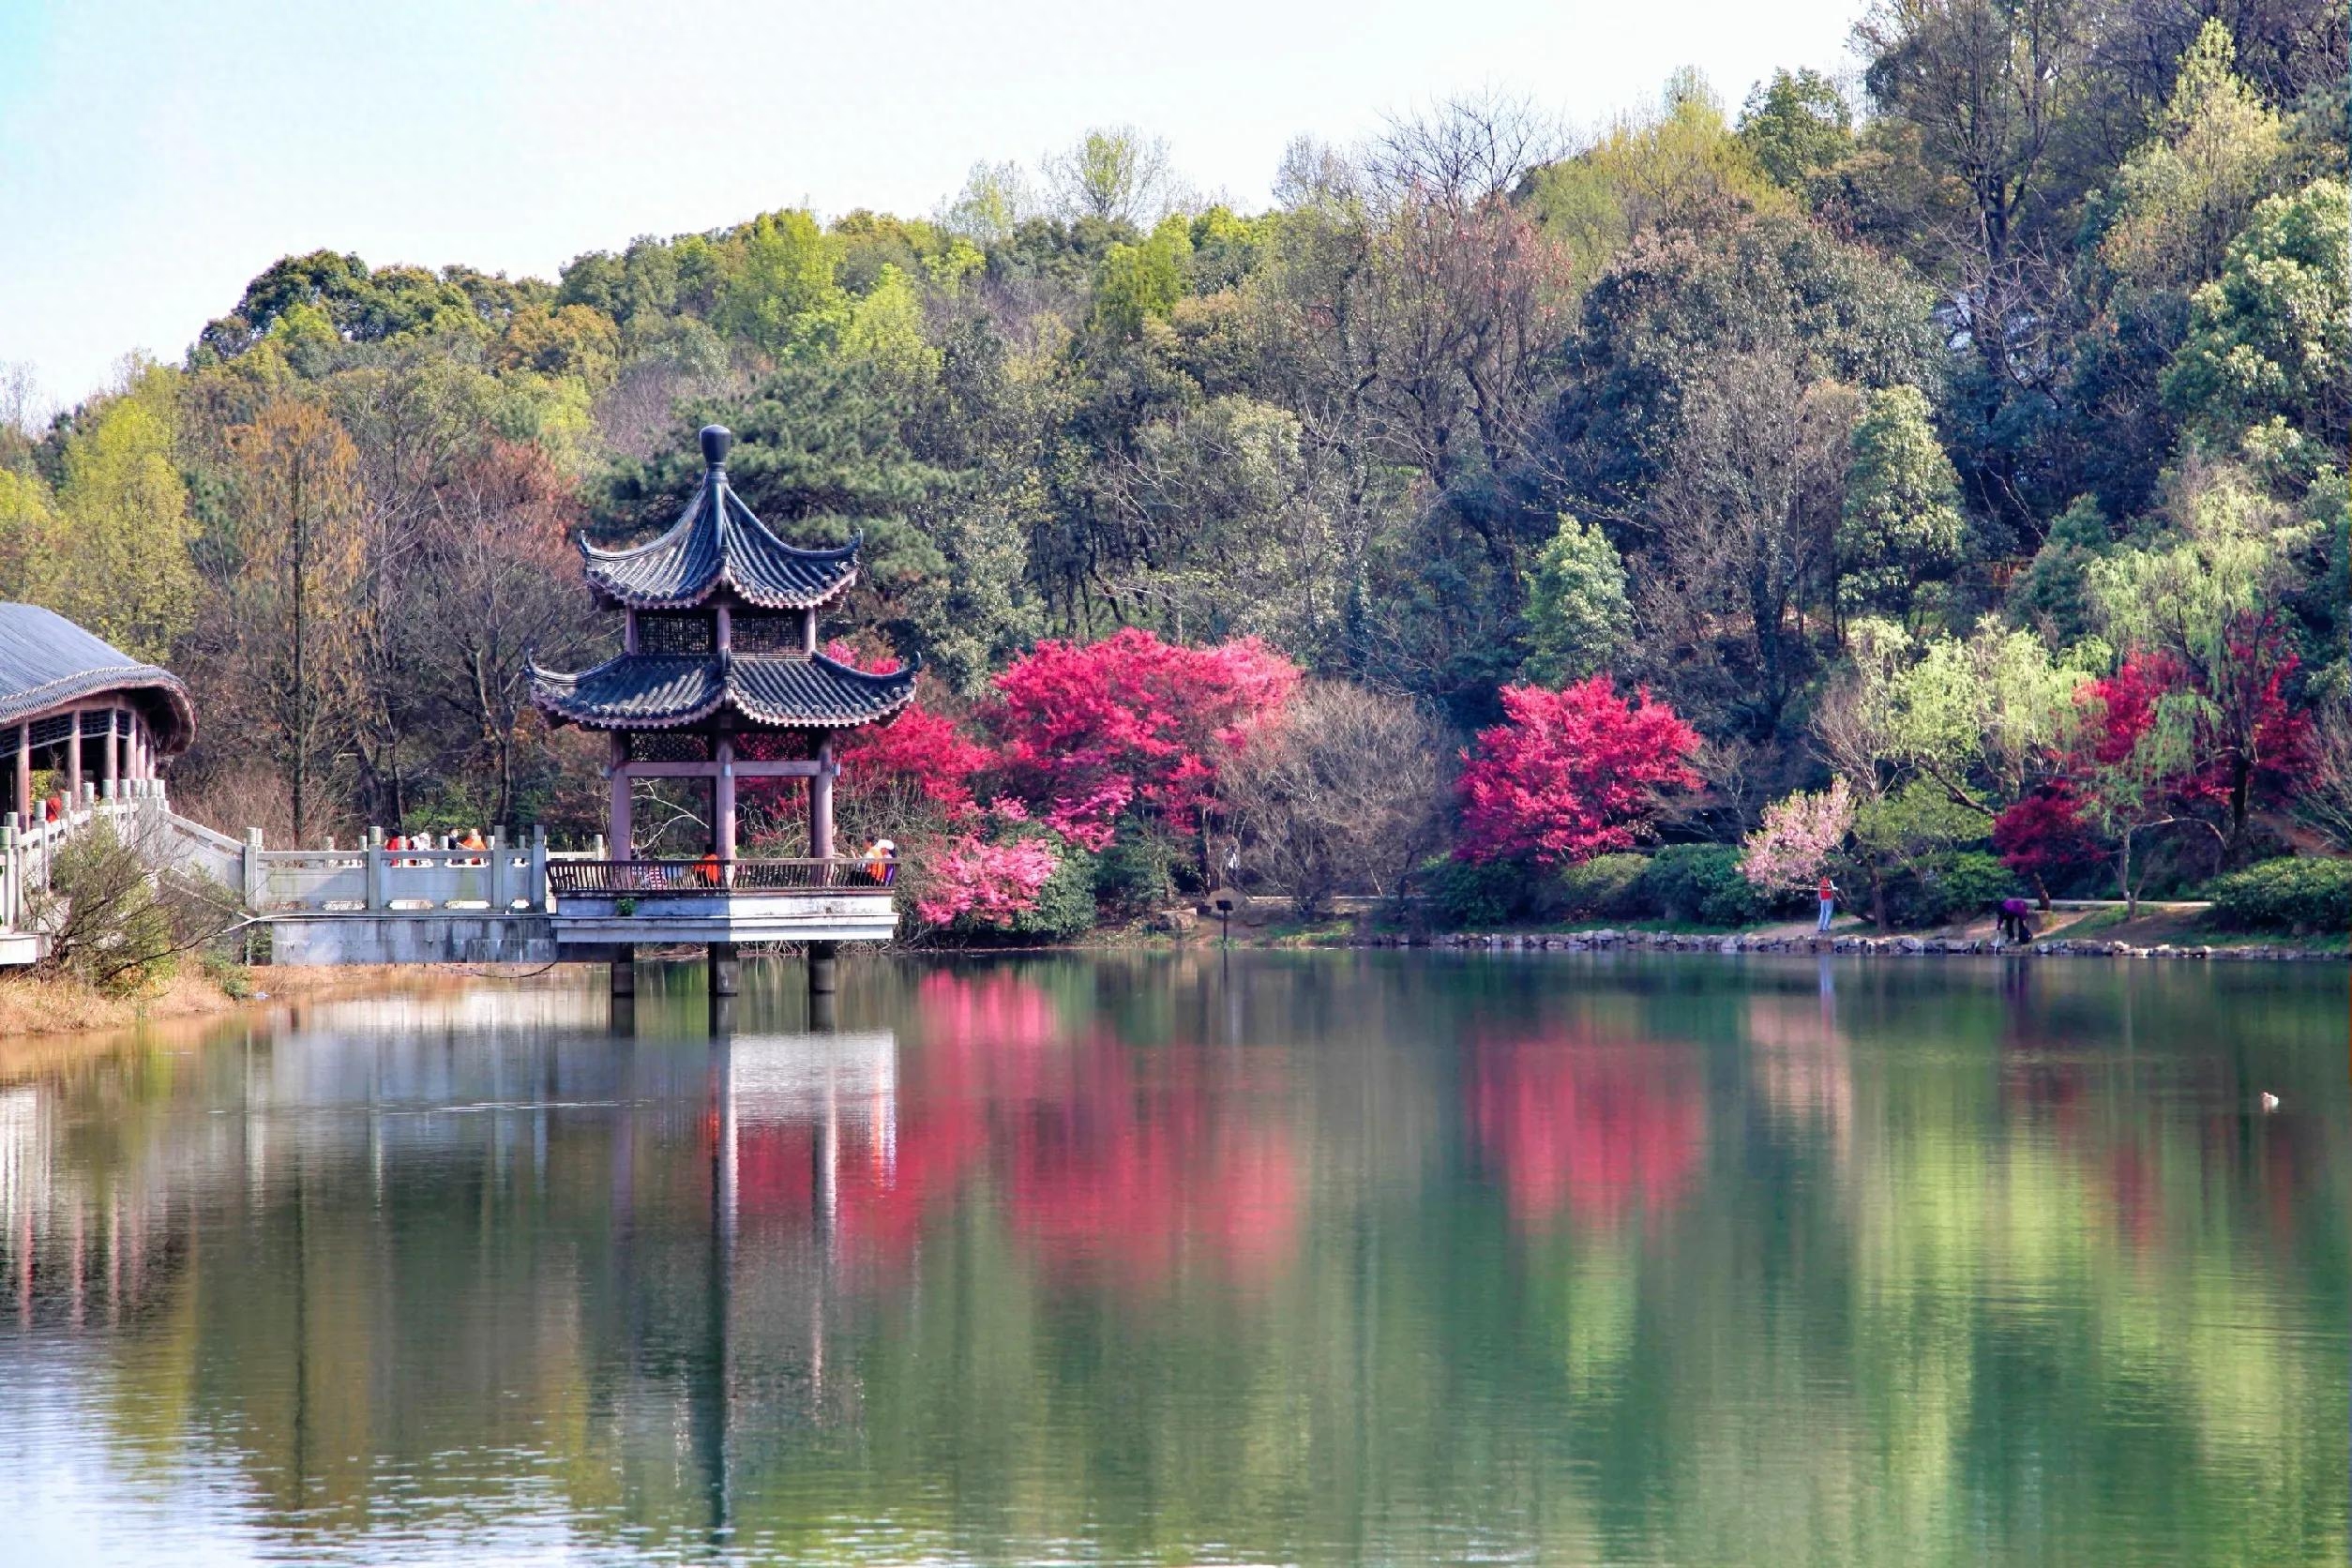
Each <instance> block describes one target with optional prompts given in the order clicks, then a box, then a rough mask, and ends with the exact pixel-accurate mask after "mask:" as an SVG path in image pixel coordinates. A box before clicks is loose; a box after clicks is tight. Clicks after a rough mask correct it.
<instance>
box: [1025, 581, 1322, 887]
mask: <svg viewBox="0 0 2352 1568" xmlns="http://www.w3.org/2000/svg"><path fill="white" fill-rule="evenodd" d="M1298 680H1299V671H1298V667H1297V666H1296V665H1293V664H1292V663H1291V662H1290V661H1289V660H1288V659H1286V658H1284V657H1283V656H1281V655H1279V654H1277V653H1274V651H1273V650H1272V649H1270V648H1268V647H1266V646H1265V644H1263V643H1261V642H1259V641H1258V640H1257V639H1256V638H1243V639H1242V640H1240V641H1235V642H1227V643H1222V644H1220V645H1218V646H1216V647H1214V648H1186V647H1183V646H1180V645H1178V644H1175V643H1169V642H1163V641H1160V640H1159V639H1158V638H1156V637H1154V636H1153V635H1152V634H1151V633H1150V632H1148V631H1142V630H1139V629H1138V628H1135V627H1132V626H1131V627H1128V628H1127V629H1126V630H1124V631H1121V632H1118V633H1116V634H1114V635H1112V636H1110V637H1108V638H1106V639H1104V640H1103V641H1100V642H1094V643H1089V644H1085V645H1080V644H1078V643H1074V642H1054V641H1047V642H1040V643H1039V644H1038V645H1037V646H1036V648H1035V649H1034V650H1033V651H1032V652H1031V653H1030V654H1029V655H1028V656H1026V657H1024V658H1022V659H1021V660H1020V661H1019V662H1018V663H1016V664H1015V665H1014V666H1013V667H1012V668H1011V669H1009V670H1007V671H1004V673H1003V674H1002V675H1000V676H998V677H997V680H996V689H997V702H996V705H995V708H994V710H993V712H992V713H991V715H990V722H991V725H992V727H993V728H994V730H995V731H996V734H997V736H998V738H999V741H1000V743H1001V750H1000V758H999V761H1000V765H1001V767H1002V769H1003V776H1004V777H1005V780H1006V781H1007V782H1008V783H1009V784H1010V785H1011V786H1012V787H1013V789H1014V790H1015V792H1018V794H1020V795H1021V796H1022V797H1023V798H1025V799H1027V800H1028V801H1029V802H1030V803H1031V805H1032V806H1033V807H1035V809H1036V811H1037V814H1038V817H1039V818H1040V820H1041V821H1043V822H1045V823H1046V824H1047V825H1048V826H1050V827H1052V828H1053V829H1054V830H1055V831H1056V832H1059V833H1062V834H1064V835H1066V836H1067V837H1069V838H1070V839H1071V840H1072V841H1074V842H1076V843H1078V844H1081V845H1083V846H1085V847H1086V848H1088V849H1090V850H1099V849H1101V848H1102V847H1103V846H1105V845H1106V844H1108V843H1109V842H1110V838H1111V833H1112V829H1113V824H1114V823H1115V822H1117V820H1118V818H1119V815H1120V813H1121V812H1123V811H1124V810H1126V809H1128V808H1129V807H1131V806H1136V805H1140V806H1143V807H1148V808H1149V809H1151V810H1153V812H1155V813H1157V815H1158V816H1159V818H1160V820H1161V821H1163V822H1166V823H1167V824H1168V826H1169V827H1170V828H1172V829H1174V830H1176V831H1177V832H1179V833H1191V832H1194V831H1197V830H1198V829H1199V827H1200V826H1201V822H1202V813H1203V811H1204V810H1205V809H1206V808H1208V807H1210V806H1211V804H1212V803H1213V802H1214V798H1215V791H1216V782H1217V770H1218V767H1219V766H1220V764H1221V763H1222V762H1223V761H1225V760H1226V759H1227V758H1229V757H1230V756H1232V755H1233V754H1234V753H1235V752H1236V751H1238V750H1239V749H1240V748H1241V747H1243V746H1245V745H1247V744H1248V743H1249V740H1250V738H1251V737H1252V736H1253V735H1255V734H1257V733H1258V732H1259V731H1261V730H1262V729H1264V728H1265V727H1266V726H1267V725H1269V724H1271V723H1273V722H1274V721H1275V720H1276V719H1277V718H1278V717H1279V716H1280V715H1281V712H1282V708H1283V704H1284V703H1285V702H1286V701H1289V696H1290V692H1291V690H1292V688H1294V687H1295V686H1297V685H1298Z"/></svg>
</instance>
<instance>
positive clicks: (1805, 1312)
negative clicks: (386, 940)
mask: <svg viewBox="0 0 2352 1568" xmlns="http://www.w3.org/2000/svg"><path fill="white" fill-rule="evenodd" d="M745 970H746V980H745V990H746V994H745V996H744V998H743V1002H742V1004H741V1011H740V1013H739V1015H738V1018H737V1024H738V1027H737V1030H736V1032H735V1033H734V1034H733V1035H732V1037H731V1038H730V1039H727V1040H723V1041H715V1040H713V1039H711V1038H710V1037H709V1036H708V1035H707V1034H706V1033H705V1031H704V1028H703V1017H704V1013H703V1004H702V1001H701V994H700V986H701V974H700V972H699V969H697V968H693V967H687V966H680V967H678V968H676V969H672V970H663V971H659V972H656V971H654V970H652V969H649V970H648V971H647V972H646V973H645V977H644V979H643V980H642V981H641V988H642V1000H641V1003H640V1006H639V1016H638V1020H637V1027H636V1031H635V1033H634V1034H633V1035H632V1036H630V1037H626V1038H618V1037H615V1036H614V1035H613V1034H612V1033H611V1032H610V1031H609V1030H608V1028H607V1026H606V1022H605V1010H606V1003H605V1001H604V997H603V993H602V990H601V972H588V971H574V972H571V973H569V974H568V975H565V974H563V973H561V972H559V973H558V974H557V975H551V976H549V977H547V978H545V979H542V980H535V981H529V982H503V983H487V982H486V983H483V984H481V985H479V986H475V987H473V988H465V989H458V990H448V991H441V992H433V993H427V994H419V995H414V996H408V997H400V998H390V999H375V1000H367V1001H355V1002H348V1003H322V1004H317V1005H313V1006H308V1007H305V1008H303V1009H302V1010H301V1011H300V1012H299V1014H298V1016H296V1017H294V1018H292V1019H289V1020H285V1021H281V1022H273V1023H267V1024H262V1023H253V1022H237V1023H234V1024H230V1025H226V1026H221V1027H219V1028H216V1029H214V1030H213V1031H212V1032H211V1033H208V1034H200V1035H192V1036H175V1037H174V1038H173V1040H172V1041H171V1043H169V1044H145V1045H142V1046H138V1047H134V1048H127V1049H125V1050H123V1051H121V1052H117V1053H113V1054H106V1055H100V1056H96V1057H86V1058H83V1059H80V1060H78V1061H74V1062H72V1063H71V1064H70V1065H61V1066H58V1067H56V1068H54V1069H51V1070H47V1071H45V1072H39V1071H32V1070H30V1069H27V1070H26V1071H27V1072H28V1073H29V1075H30V1076H20V1077H18V1078H15V1079H14V1080H13V1081H11V1082H9V1083H8V1084H6V1085H0V1562H8V1563H20V1562H21V1563H25V1564H51V1563H79V1562H94V1563H96V1562H103V1563H107V1564H144V1563H171V1564H175V1565H177V1564H189V1563H205V1562H239V1561H249V1560H273V1561H286V1562H306V1563H308V1562H368V1563H410V1562H434V1563H458V1562H465V1563H475V1562H485V1561H497V1562H505V1561H549V1562H554V1561H561V1562H565V1563H579V1562H597V1563H601V1562H639V1561H692V1562H706V1561H716V1562H736V1561H743V1562H758V1561H768V1560H818V1559H822V1560H841V1561H875V1562H905V1561H910V1560H925V1561H941V1562H957V1561H991V1562H993V1561H1001V1560H1022V1561H1034V1560H1053V1561H1093V1560H1151V1561H1154V1562H1162V1561H1195V1560H1199V1561H1234V1562H1241V1561H1248V1562H1262V1561H1286V1560H1289V1561H1309V1562H1324V1561H1381V1562H1423V1561H1437V1560H1443V1561H1471V1560H1482V1561H1483V1560H1496V1559H1505V1560H1524V1561H1533V1562H1543V1563H1577V1562H1585V1561H1641V1562H1756V1563H1857V1564H1861V1563H1871V1564H1877V1563H1933V1562H1970V1563H1974V1562H1984V1561H2002V1562H2019V1561H2075V1562H2101V1563H2124V1562H2164V1563H2224V1562H2241V1561H2242V1562H2257V1561H2258V1562H2282V1563H2309V1562H2314V1561H2339V1562H2340V1561H2342V1560H2344V1556H2345V1544H2346V1487H2347V1475H2348V1473H2352V1441H2348V1440H2347V1430H2348V1429H2352V1428H2348V1425H2347V1422H2348V1418H2347V1403H2346V1401H2347V1395H2346V1390H2347V1381H2348V1380H2352V1344H2348V1341H2347V1318H2348V1317H2352V1275H2348V1272H2347V1261H2348V1256H2347V1253H2348V1248H2352V1227H2347V1207H2348V1206H2352V1169H2347V1164H2352V1090H2348V1089H2347V1078H2346V1040H2345V1031H2346V979H2345V974H2344V969H2343V968H2342V967H2341V966H2337V965H2277V966H2273V965H2261V964H2247V965H2210V966H2208V965H2202V964H2194V963H2156V962H2143V963H2109V962H2103V961H2096V960H2076V961H2065V960H2044V961H2042V962H2039V963H2009V964H2003V963H2001V962H1998V961H1995V960H1984V961H1982V962H1980V961H1976V960H1967V959H1940V960H1939V959H1932V958H1930V959H1910V960H1897V959H1888V958H1881V959H1862V960H1845V959H1840V960H1834V961H1832V960H1817V959H1812V958H1788V959H1776V958H1764V957H1754V958H1747V959H1735V958H1726V957H1715V956H1705V957H1674V956H1666V955H1656V956H1646V955H1592V956H1582V955H1565V954H1529V955H1498V956H1493V957H1483V956H1482V957H1446V956H1429V955H1420V954H1296V955H1289V954H1268V953H1246V952H1244V953H1235V954H1232V955H1231V956H1230V957H1229V958H1220V957H1219V956H1218V955H1217V954H1216V953H1215V952H1214V951H1210V952H1205V953H1194V954H1184V955H1172V956H1138V955H1117V956H1109V957H1051V958H1019V959H1006V960H997V961H972V962H951V961H935V962H921V961H914V960H907V961H889V960H880V959H877V960H870V961H865V962H858V963H845V964H844V966H843V994H842V997H841V1000H840V1018H839V1025H840V1026H839V1028H838V1030H837V1031H836V1032H834V1033H826V1034H819V1035H812V1034H809V1033H805V1032H804V1022H803V1020H804V1015H805V1004H804V1003H803V1000H802V996H801V992H800V972H799V970H798V969H797V968H796V967H794V966H789V965H781V964H779V965H775V966H772V967H771V966H765V965H761V964H757V963H746V965H745ZM2265 1092H2268V1093H2275V1094H2277V1095H2278V1096H2279V1097H2280V1100H2281V1105H2280V1107H2279V1108H2278V1109H2277V1110H2275V1111H2273V1112H2270V1113H2268V1114H2266V1113H2264V1111H2263V1109H2262V1108H2261V1104H2260V1096H2261V1095H2262V1094H2263V1093H2265Z"/></svg>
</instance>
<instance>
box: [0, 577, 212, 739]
mask: <svg viewBox="0 0 2352 1568" xmlns="http://www.w3.org/2000/svg"><path fill="white" fill-rule="evenodd" d="M102 691H121V692H130V693H137V694H140V695H143V696H145V697H147V698H148V699H149V702H150V711H151V713H153V715H154V716H155V720H156V721H155V722H154V731H155V735H156V745H157V748H158V750H160V751H161V752H162V753H163V754H164V755H165V756H167V757H170V756H177V755H178V754H179V753H181V752H183V751H186V750H187V749H188V743H190V742H191V741H193V740H194V739H195V738H196V711H195V709H194V708H193V707H191V706H190V705H189V703H188V688H187V687H186V686H182V685H181V684H180V678H179V677H178V676H177V675H174V674H173V673H172V672H171V671H169V670H165V669H163V668H162V667H161V666H159V665H153V664H143V663H141V662H140V661H139V660H137V659H135V658H132V657H131V656H129V655H128V654H126V653H124V652H122V651H121V650H120V649H118V648H116V647H114V646H113V645H112V644H111V643H108V642H107V641H104V640H102V639H100V638H98V637H97V636H95V635H93V634H92V633H90V632H87V631H84V630H83V628H82V627H80V626H75V625H74V624H73V623H72V622H71V621H68V620H67V619H66V618H65V617H64V616H63V615H60V614H58V613H57V612H56V611H53V610H43V609H42V608H41V607H40V606H39V605H37V604H0V725H6V724H15V723H18V722H20V721H22V720H24V719H27V718H32V717H34V716H38V715H40V714H44V713H47V712H48V711H49V710H50V709H52V708H57V707H62V706H64V705H65V704H67V703H68V702H71V701H75V700H77V699H79V698H83V697H94V696H96V695H97V694H98V693H99V692H102Z"/></svg>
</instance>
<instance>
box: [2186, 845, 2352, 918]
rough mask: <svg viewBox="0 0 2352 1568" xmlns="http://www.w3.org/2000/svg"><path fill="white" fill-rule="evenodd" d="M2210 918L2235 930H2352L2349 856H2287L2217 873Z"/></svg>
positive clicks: (2211, 884) (2210, 890) (2211, 888)
mask: <svg viewBox="0 0 2352 1568" xmlns="http://www.w3.org/2000/svg"><path fill="white" fill-rule="evenodd" d="M2205 896H2206V897H2209V898H2210V899H2212V900H2213V913H2212V920H2213V923H2214V924H2215V925H2217V926H2223V927H2229V928H2231V929H2235V930H2247V931H2264V930H2282V931H2343V930H2352V860H2319V859H2315V858H2311V857H2307V856H2292V857H2289V858H2286V859H2283V860H2266V861H2263V862H2262V863H2261V864H2260V865H2258V866H2249V867H2246V868H2245V869H2244V870H2242V871H2232V872H2230V873H2229V874H2228V875H2227V876H2223V877H2216V878H2214V879H2213V881H2212V882H2209V883H2208V884H2207V886H2206V890H2205Z"/></svg>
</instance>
